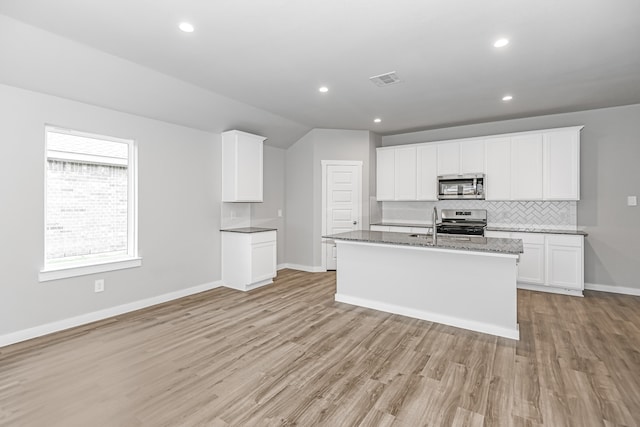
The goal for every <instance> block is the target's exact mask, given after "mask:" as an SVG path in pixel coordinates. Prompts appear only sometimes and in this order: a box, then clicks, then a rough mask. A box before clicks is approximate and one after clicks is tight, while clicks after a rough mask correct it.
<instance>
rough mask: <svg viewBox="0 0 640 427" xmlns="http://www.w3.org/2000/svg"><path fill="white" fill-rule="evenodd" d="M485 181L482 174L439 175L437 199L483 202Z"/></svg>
mask: <svg viewBox="0 0 640 427" xmlns="http://www.w3.org/2000/svg"><path fill="white" fill-rule="evenodd" d="M485 189H486V181H485V178H484V174H483V173H468V174H463V175H439V176H438V199H440V200H446V199H475V200H484V192H485Z"/></svg>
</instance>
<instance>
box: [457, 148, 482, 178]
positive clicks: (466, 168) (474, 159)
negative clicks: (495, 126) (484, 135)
mask: <svg viewBox="0 0 640 427" xmlns="http://www.w3.org/2000/svg"><path fill="white" fill-rule="evenodd" d="M484 162H485V159H484V143H483V142H482V141H481V140H470V141H461V142H460V173H463V174H464V173H484V172H485V167H484Z"/></svg>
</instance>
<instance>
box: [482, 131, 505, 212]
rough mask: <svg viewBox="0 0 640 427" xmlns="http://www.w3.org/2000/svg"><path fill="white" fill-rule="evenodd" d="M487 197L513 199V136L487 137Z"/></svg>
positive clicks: (489, 198) (485, 147) (491, 198)
mask: <svg viewBox="0 0 640 427" xmlns="http://www.w3.org/2000/svg"><path fill="white" fill-rule="evenodd" d="M484 149H485V156H486V161H485V165H486V171H485V183H484V185H485V199H486V200H511V138H510V137H493V138H487V139H485V146H484Z"/></svg>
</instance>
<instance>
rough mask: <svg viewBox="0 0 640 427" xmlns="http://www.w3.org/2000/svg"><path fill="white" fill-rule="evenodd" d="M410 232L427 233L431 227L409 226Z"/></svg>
mask: <svg viewBox="0 0 640 427" xmlns="http://www.w3.org/2000/svg"><path fill="white" fill-rule="evenodd" d="M411 232H412V233H418V234H427V233H430V232H431V229H430V228H427V227H411Z"/></svg>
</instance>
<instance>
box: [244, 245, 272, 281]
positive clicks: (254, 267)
mask: <svg viewBox="0 0 640 427" xmlns="http://www.w3.org/2000/svg"><path fill="white" fill-rule="evenodd" d="M277 256H278V251H277V247H276V242H275V241H272V242H264V243H256V244H253V245H251V283H256V282H259V281H261V280H266V279H271V278H273V277H275V276H276V263H277V260H276V257H277Z"/></svg>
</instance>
